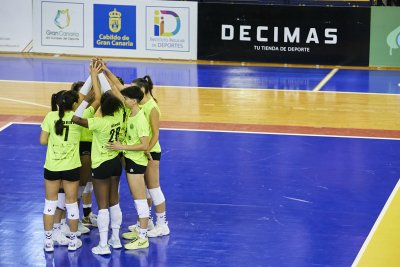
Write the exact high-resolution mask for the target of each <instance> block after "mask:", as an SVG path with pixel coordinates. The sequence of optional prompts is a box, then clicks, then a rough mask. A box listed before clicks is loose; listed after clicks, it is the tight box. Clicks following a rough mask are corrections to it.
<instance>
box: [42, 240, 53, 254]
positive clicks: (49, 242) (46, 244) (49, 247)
mask: <svg viewBox="0 0 400 267" xmlns="http://www.w3.org/2000/svg"><path fill="white" fill-rule="evenodd" d="M43 249H44V251H46V252H53V251H54V242H53V240H51V239H50V240H45V241H44V247H43Z"/></svg>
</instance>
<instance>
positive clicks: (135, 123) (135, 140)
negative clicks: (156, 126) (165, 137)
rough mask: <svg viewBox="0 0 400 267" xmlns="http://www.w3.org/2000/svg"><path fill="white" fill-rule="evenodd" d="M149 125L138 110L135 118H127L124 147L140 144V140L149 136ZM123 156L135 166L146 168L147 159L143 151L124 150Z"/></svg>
mask: <svg viewBox="0 0 400 267" xmlns="http://www.w3.org/2000/svg"><path fill="white" fill-rule="evenodd" d="M148 125H149V123H148V122H147V119H146V117H145V116H144V112H143V110H140V111H139V112H138V113H137V114H136V115H135V116H133V117H128V120H127V125H126V126H127V129H126V138H125V144H126V145H136V144H140V143H141V142H140V138H141V137H144V136H149V126H148ZM124 156H125V157H126V158H128V159H130V160H132V161H133V162H135V163H136V164H139V165H143V166H147V163H148V159H147V157H146V154H145V152H144V151H130V150H125V151H124Z"/></svg>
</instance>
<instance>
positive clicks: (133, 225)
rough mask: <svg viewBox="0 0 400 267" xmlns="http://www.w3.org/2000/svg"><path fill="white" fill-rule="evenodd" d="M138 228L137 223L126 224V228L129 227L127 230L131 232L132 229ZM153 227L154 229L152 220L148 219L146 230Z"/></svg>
mask: <svg viewBox="0 0 400 267" xmlns="http://www.w3.org/2000/svg"><path fill="white" fill-rule="evenodd" d="M139 228H140V226H139V224H138V223H136V224H132V225H130V226H128V229H129V231H131V232H133V231H135V230H137V231H138V229H139ZM153 229H154V223H153V220H149V223H148V224H147V230H148V231H151V230H153Z"/></svg>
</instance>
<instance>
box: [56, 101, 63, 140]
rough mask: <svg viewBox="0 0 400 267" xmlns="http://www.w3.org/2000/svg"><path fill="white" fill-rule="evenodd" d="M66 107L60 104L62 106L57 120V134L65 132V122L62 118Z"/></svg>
mask: <svg viewBox="0 0 400 267" xmlns="http://www.w3.org/2000/svg"><path fill="white" fill-rule="evenodd" d="M64 113H65V112H64V107H63V105H60V108H59V109H58V117H59V119H58V121H56V125H55V127H56V134H57V135H62V134H63V130H64V124H63V121H62V118H63V117H64Z"/></svg>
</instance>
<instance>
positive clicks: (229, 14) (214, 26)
mask: <svg viewBox="0 0 400 267" xmlns="http://www.w3.org/2000/svg"><path fill="white" fill-rule="evenodd" d="M198 10H199V14H198V16H199V18H201V21H199V24H198V59H205V60H228V61H250V62H251V61H253V62H270V63H297V64H325V65H354V66H368V63H369V30H370V9H369V8H347V7H346V8H345V7H311V6H299V7H298V6H266V5H247V4H234V5H233V4H213V3H200V4H199V6H198Z"/></svg>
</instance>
